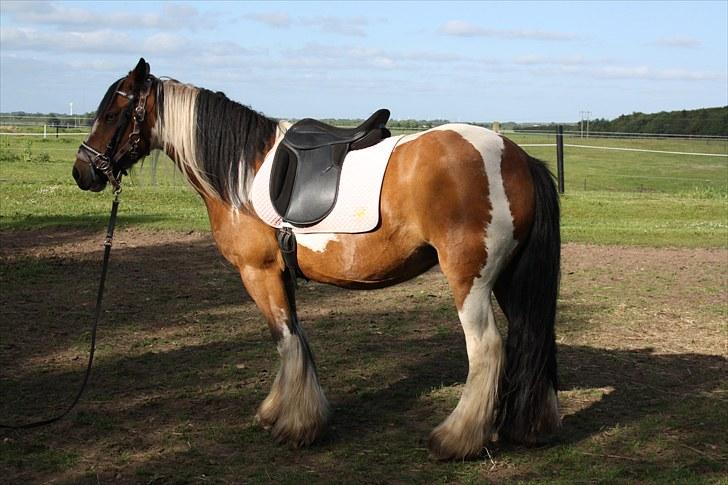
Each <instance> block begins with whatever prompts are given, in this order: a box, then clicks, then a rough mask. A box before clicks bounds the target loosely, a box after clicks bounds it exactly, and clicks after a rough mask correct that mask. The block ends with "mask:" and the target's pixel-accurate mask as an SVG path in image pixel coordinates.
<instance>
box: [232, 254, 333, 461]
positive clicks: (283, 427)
mask: <svg viewBox="0 0 728 485" xmlns="http://www.w3.org/2000/svg"><path fill="white" fill-rule="evenodd" d="M240 275H241V276H242V279H243V283H244V284H245V288H246V289H247V290H248V293H249V294H250V296H251V297H252V298H253V300H255V303H256V304H257V305H258V308H259V309H260V310H261V311H262V312H263V314H264V315H265V317H266V319H267V320H268V327H269V328H270V332H271V334H272V336H273V339H274V341H275V342H276V345H277V347H278V353H279V354H280V356H281V367H280V369H279V371H278V375H277V376H276V379H275V381H274V382H273V387H272V388H271V391H270V394H268V397H266V398H265V400H264V401H263V403H262V404H261V405H260V408H259V409H258V413H257V415H256V419H257V420H258V421H259V422H260V423H261V424H262V425H263V427H265V428H266V429H270V430H271V432H272V434H273V436H274V437H275V439H276V440H277V441H279V442H288V443H291V444H292V445H293V446H296V447H298V446H304V445H308V444H310V443H311V442H313V441H314V440H315V439H316V438H317V437H318V436H319V435H320V434H321V432H322V431H323V429H324V427H325V426H326V422H327V419H328V415H329V405H328V402H327V400H326V397H325V396H324V392H323V390H322V389H321V386H320V384H319V381H318V376H317V375H316V366H315V364H314V361H313V356H312V354H311V350H310V349H309V347H308V342H307V341H306V335H305V334H304V332H303V328H301V326H300V324H299V323H298V319H297V317H296V311H295V302H294V301H293V300H294V296H293V294H291V295H290V296H289V295H288V294H287V292H286V286H285V283H284V278H283V274H282V273H281V272H280V270H279V269H278V268H275V267H271V268H266V269H258V268H251V267H244V268H242V269H241V271H240Z"/></svg>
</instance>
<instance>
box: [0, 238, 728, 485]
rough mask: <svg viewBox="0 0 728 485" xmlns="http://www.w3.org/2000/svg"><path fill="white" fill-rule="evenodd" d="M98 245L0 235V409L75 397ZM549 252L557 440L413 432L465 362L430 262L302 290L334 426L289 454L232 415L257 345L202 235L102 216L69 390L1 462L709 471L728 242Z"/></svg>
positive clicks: (231, 475) (75, 477)
mask: <svg viewBox="0 0 728 485" xmlns="http://www.w3.org/2000/svg"><path fill="white" fill-rule="evenodd" d="M102 240H103V233H90V232H88V231H78V230H42V231H8V232H0V264H1V266H0V308H2V310H0V313H1V315H2V319H1V320H2V321H1V323H0V331H1V332H2V333H1V334H0V369H1V371H0V385H1V387H2V398H1V399H0V410H1V415H2V416H3V421H5V420H11V421H13V420H18V419H28V418H32V417H41V416H45V415H47V414H48V412H49V406H50V408H54V407H55V409H61V408H63V404H64V403H65V402H66V400H67V399H69V398H70V397H71V395H72V394H73V392H74V388H75V386H76V385H77V383H78V382H79V379H80V377H81V375H82V370H83V367H84V365H85V361H84V359H85V358H86V351H87V340H88V326H89V324H90V318H91V312H92V309H93V303H94V298H95V292H96V285H97V280H98V276H99V272H100V264H101V255H102V252H103V247H102ZM563 255H564V264H563V277H562V292H561V301H560V307H559V312H560V313H559V322H558V329H557V333H558V335H557V337H558V340H559V365H560V371H561V376H562V385H561V389H562V391H561V392H560V399H561V402H562V411H563V413H564V415H565V419H564V431H563V433H562V434H563V437H562V441H561V442H560V443H559V444H557V445H554V446H552V447H548V448H545V449H539V450H525V449H511V448H503V449H500V448H498V447H497V446H496V447H495V448H494V450H493V453H494V454H493V459H490V458H488V457H484V459H483V460H481V461H475V462H468V463H460V464H437V463H432V462H429V461H428V460H427V453H426V450H425V443H426V438H427V434H428V433H429V430H430V429H431V428H432V427H434V426H435V425H436V424H437V423H438V422H439V420H441V419H444V417H445V416H446V415H447V413H448V412H449V411H450V410H451V409H452V407H453V406H454V405H455V403H456V402H457V397H458V391H459V384H460V383H462V382H463V380H464V378H465V375H466V372H467V359H466V355H465V349H464V343H463V341H462V334H461V332H460V330H459V324H458V322H457V315H456V312H455V310H454V308H453V305H452V301H451V298H450V293H449V290H448V288H447V285H446V283H445V282H444V280H443V278H442V275H441V274H440V273H439V272H438V271H437V270H433V271H431V272H429V273H427V274H425V275H422V276H420V277H418V278H415V279H413V280H412V281H410V282H408V283H406V284H403V285H399V286H397V287H393V288H389V289H385V290H377V291H371V292H352V291H345V290H340V289H337V288H332V287H328V286H323V285H318V284H314V283H307V284H302V285H301V288H300V291H299V308H300V314H301V319H302V321H303V323H304V326H305V327H306V328H307V331H308V333H309V335H310V340H311V343H312V345H313V348H314V352H315V353H316V355H317V361H318V368H319V373H320V375H321V378H322V382H323V385H324V387H325V388H326V390H327V393H328V395H329V398H330V400H331V402H332V404H333V406H334V412H335V419H334V422H333V423H332V427H331V430H330V431H329V433H328V434H327V435H326V436H325V437H324V440H323V442H322V443H320V444H319V445H317V446H314V447H313V448H310V449H307V450H289V449H288V448H286V447H280V446H276V445H274V444H273V443H272V441H271V440H270V438H269V436H268V435H267V434H266V433H265V432H264V431H263V430H261V429H259V428H257V427H256V426H254V425H253V423H252V422H251V417H252V415H253V414H254V410H255V407H256V405H257V404H258V403H259V402H260V401H261V400H262V399H263V398H264V397H265V394H266V392H267V390H268V388H269V386H270V384H271V383H272V379H273V377H274V376H275V367H276V365H277V359H276V353H275V348H274V346H273V344H272V342H271V340H270V337H269V336H268V331H267V329H266V327H265V325H264V323H263V320H262V318H261V317H260V315H259V313H258V312H257V310H256V308H255V305H254V304H253V303H252V301H251V300H250V298H249V297H248V296H247V295H246V294H245V292H244V290H243V288H242V285H241V284H240V281H239V278H238V275H237V273H236V272H235V270H234V269H233V268H231V267H230V266H229V265H228V264H227V263H226V262H224V260H223V259H222V258H221V257H220V256H219V255H218V254H217V251H216V249H215V248H214V244H213V242H212V240H211V237H210V235H209V234H208V233H201V232H191V233H179V232H170V231H143V230H137V229H126V230H121V231H119V232H118V233H117V236H116V238H115V247H114V250H113V253H112V264H111V268H110V273H109V280H108V283H107V289H108V290H107V295H106V300H105V305H104V308H105V313H104V317H103V320H102V323H101V328H100V334H99V346H98V354H97V358H98V360H97V362H96V365H95V368H94V372H93V377H92V382H91V388H90V389H89V392H88V394H87V395H86V396H85V398H84V400H83V401H82V403H81V405H80V406H79V410H78V411H77V412H75V413H74V414H73V415H72V416H71V417H70V418H69V419H66V420H65V421H63V422H61V423H59V424H57V425H55V426H53V427H52V428H45V429H39V430H34V431H30V432H3V433H2V435H0V436H1V437H2V440H3V441H2V445H1V446H2V448H0V450H1V451H2V453H1V454H0V458H1V460H0V470H1V471H2V473H3V477H4V478H6V479H8V480H10V481H11V482H12V481H27V480H35V481H57V482H62V483H63V482H68V483H70V482H94V483H95V482H96V480H100V481H102V482H106V481H110V480H112V479H113V480H115V481H120V482H128V483H140V482H143V483H147V482H163V483H164V482H189V481H213V482H245V481H260V482H268V481H300V480H301V479H308V480H312V481H325V480H326V479H327V478H331V477H337V480H338V481H349V482H360V481H362V480H367V481H369V482H390V483H392V482H394V483H398V482H401V483H411V482H413V481H414V482H423V481H434V482H444V481H456V482H457V481H471V480H473V479H483V480H494V481H499V480H506V479H523V480H529V479H537V478H542V479H543V478H548V475H546V476H545V475H544V473H555V475H551V478H559V477H561V478H564V477H567V478H568V476H570V475H568V473H571V472H570V471H569V470H571V469H573V473H574V476H577V477H584V473H585V472H584V469H585V467H586V469H589V470H592V472H593V473H595V474H594V475H593V476H592V477H593V478H600V477H601V478H605V477H607V478H612V479H614V478H615V477H616V478H621V479H637V480H639V479H640V477H642V478H644V476H643V475H642V474H645V473H646V474H648V475H649V476H650V477H652V478H655V477H657V478H662V479H665V480H668V481H670V480H672V481H674V480H675V479H676V478H684V477H685V476H702V477H704V478H705V477H715V476H720V473H721V472H724V471H725V460H726V457H728V447H727V446H726V442H725V437H724V436H723V434H722V433H720V430H721V429H723V430H724V429H725V426H726V423H725V418H721V417H719V416H717V415H716V411H717V410H718V409H721V407H722V408H723V409H725V404H726V390H727V389H726V386H725V384H724V380H725V375H726V371H727V370H728V366H727V365H726V312H727V306H726V302H727V301H728V288H727V281H726V278H727V277H728V251H725V250H710V249H651V248H629V247H615V246H587V245H576V244H568V245H565V246H564V251H563ZM615 457H616V458H615ZM375 465H376V466H375ZM555 465H559V466H556V467H555ZM590 467H591V468H590ZM663 469H664V470H668V472H664V473H667V475H665V474H664V473H663V472H662V471H659V470H663ZM548 470H552V471H551V472H549V471H548ZM554 470H557V471H554ZM656 470H657V471H656ZM671 470H677V471H674V473H676V475H671V474H670V473H673V472H672V471H671ZM658 471H659V473H658ZM597 472H599V473H600V474H597ZM660 473H663V474H660ZM680 473H689V474H688V475H680ZM716 473H717V474H718V475H716ZM690 474H692V475H690ZM588 476H589V475H588V473H587V475H586V477H587V479H588Z"/></svg>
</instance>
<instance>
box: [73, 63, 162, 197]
mask: <svg viewBox="0 0 728 485" xmlns="http://www.w3.org/2000/svg"><path fill="white" fill-rule="evenodd" d="M155 81H156V78H155V77H154V76H151V75H149V76H147V78H146V79H145V80H144V86H143V88H142V90H141V91H140V93H139V95H138V96H136V95H135V94H134V93H131V94H129V93H125V92H124V91H119V90H117V91H115V92H114V94H115V95H119V96H123V97H125V98H126V99H128V100H129V104H128V106H127V108H126V109H125V110H124V113H123V115H122V118H121V119H120V120H119V123H118V124H117V125H116V131H115V132H114V136H112V137H111V140H110V141H109V144H108V145H107V146H106V151H105V152H104V153H101V152H100V151H98V150H96V149H95V148H94V147H92V146H91V145H89V144H88V143H87V142H86V141H84V142H82V143H81V146H80V147H79V150H80V151H85V152H86V154H87V155H89V157H88V160H89V164H90V165H91V167H93V168H95V169H96V170H98V171H100V172H101V173H103V174H104V175H106V178H107V179H109V183H111V185H112V186H113V187H114V193H119V192H121V177H118V178H117V176H116V175H114V167H117V168H118V163H119V161H121V160H122V159H123V158H124V157H126V156H130V157H131V158H132V159H133V160H134V161H135V162H136V161H137V160H139V159H140V158H141V157H142V156H143V155H142V154H140V153H139V144H140V142H141V135H140V133H141V124H142V122H143V121H144V118H146V114H147V112H146V104H147V97H149V94H150V93H151V91H152V85H153V84H154V82H155ZM135 100H136V106H134V101H135ZM130 122H131V123H132V129H131V133H129V138H128V139H127V141H126V143H125V144H124V145H123V146H122V147H121V148H119V142H120V140H121V136H122V134H123V133H124V132H125V131H126V129H127V127H128V126H129V123H130ZM117 173H124V171H123V169H119V170H117Z"/></svg>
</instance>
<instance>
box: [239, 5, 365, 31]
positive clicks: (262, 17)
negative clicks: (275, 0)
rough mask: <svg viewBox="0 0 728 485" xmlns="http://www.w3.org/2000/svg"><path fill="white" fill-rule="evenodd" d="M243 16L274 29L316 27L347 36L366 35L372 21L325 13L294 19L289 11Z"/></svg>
mask: <svg viewBox="0 0 728 485" xmlns="http://www.w3.org/2000/svg"><path fill="white" fill-rule="evenodd" d="M241 18H242V19H245V20H251V21H253V22H257V23H260V24H264V25H267V26H268V27H271V28H274V29H288V28H291V27H308V28H315V29H316V30H318V31H319V32H321V33H324V34H334V35H343V36H347V37H366V35H367V33H366V30H365V27H366V26H367V25H369V23H370V20H369V19H368V18H367V17H364V16H355V17H337V16H330V15H324V16H315V17H298V18H295V19H292V18H291V17H290V16H289V15H288V13H287V12H280V11H268V12H253V13H247V14H244V15H242V16H241Z"/></svg>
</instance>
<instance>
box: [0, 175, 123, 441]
mask: <svg viewBox="0 0 728 485" xmlns="http://www.w3.org/2000/svg"><path fill="white" fill-rule="evenodd" d="M120 182H121V176H119V178H118V180H117V183H119V184H120ZM120 193H121V185H119V186H118V188H117V189H115V190H114V201H113V202H112V204H111V215H110V216H109V224H108V226H107V229H106V239H104V262H103V266H102V267H101V281H100V282H99V291H98V293H97V295H96V308H95V309H94V319H93V324H92V325H91V346H90V348H89V352H88V364H87V365H86V373H85V374H84V376H83V382H82V383H81V387H80V388H79V389H78V392H77V393H76V397H75V398H74V400H73V402H72V403H71V404H70V405H69V406H68V407H67V408H66V410H65V411H63V412H62V413H61V414H58V415H57V416H54V417H52V418H48V419H43V420H40V421H33V422H31V423H26V424H0V429H30V428H37V427H40V426H45V425H47V424H51V423H55V422H56V421H58V420H60V419H62V418H64V417H65V416H66V415H67V414H68V413H70V412H71V410H72V409H73V408H74V407H76V404H78V402H79V401H80V400H81V395H83V392H84V390H86V384H88V380H89V377H90V376H91V365H92V364H93V361H94V353H95V351H96V329H97V328H98V325H99V318H101V302H102V300H103V297H104V283H105V282H106V273H107V272H108V269H109V258H110V256H111V244H112V241H113V239H114V227H115V226H116V212H117V210H118V208H119V194H120Z"/></svg>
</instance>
